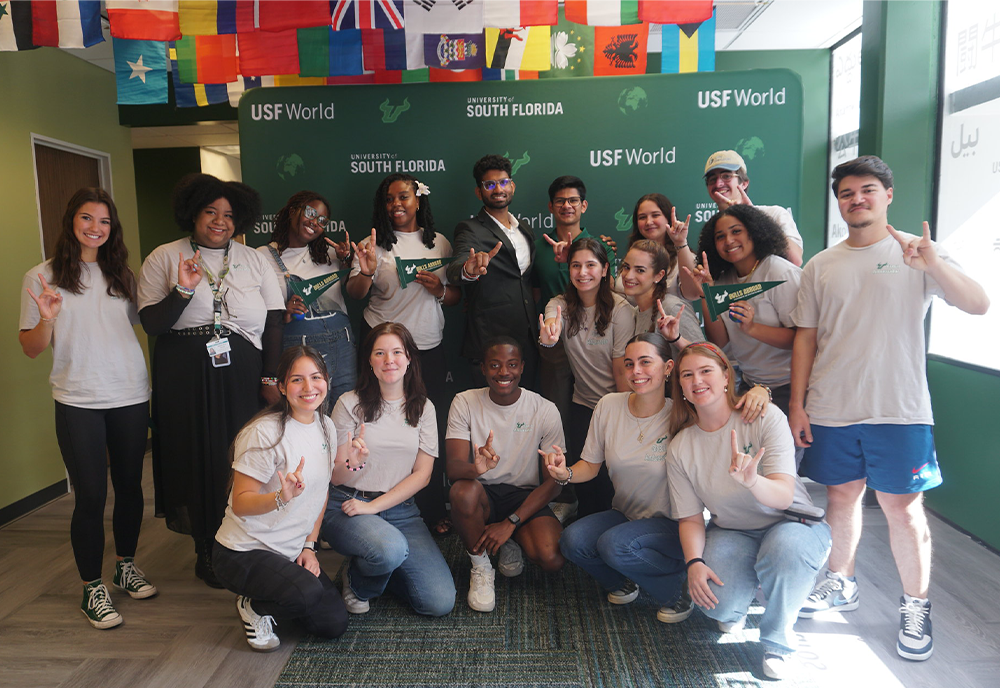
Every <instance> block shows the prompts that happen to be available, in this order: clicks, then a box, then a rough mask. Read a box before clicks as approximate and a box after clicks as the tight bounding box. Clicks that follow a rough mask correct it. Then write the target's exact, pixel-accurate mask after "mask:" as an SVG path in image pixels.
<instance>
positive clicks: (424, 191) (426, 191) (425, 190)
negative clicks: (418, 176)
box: [417, 181, 431, 196]
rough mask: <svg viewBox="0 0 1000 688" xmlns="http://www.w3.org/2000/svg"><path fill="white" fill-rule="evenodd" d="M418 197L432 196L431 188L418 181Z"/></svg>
mask: <svg viewBox="0 0 1000 688" xmlns="http://www.w3.org/2000/svg"><path fill="white" fill-rule="evenodd" d="M417 195H418V196H430V195H431V187H429V186H427V185H426V184H424V183H423V182H420V181H418V182H417Z"/></svg>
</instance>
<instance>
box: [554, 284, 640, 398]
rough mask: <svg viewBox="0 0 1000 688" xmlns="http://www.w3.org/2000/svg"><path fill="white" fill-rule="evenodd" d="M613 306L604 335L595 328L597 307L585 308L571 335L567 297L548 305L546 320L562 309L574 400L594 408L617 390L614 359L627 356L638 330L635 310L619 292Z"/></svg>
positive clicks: (556, 298) (564, 339) (560, 297)
mask: <svg viewBox="0 0 1000 688" xmlns="http://www.w3.org/2000/svg"><path fill="white" fill-rule="evenodd" d="M611 296H612V297H613V298H614V302H615V305H614V308H613V309H612V311H611V322H609V323H608V326H607V329H606V330H604V334H603V335H599V334H598V333H597V330H596V329H595V328H594V316H595V314H596V312H597V306H591V307H590V308H584V309H582V310H583V318H582V322H581V326H580V330H579V331H578V332H577V333H576V334H575V335H573V336H572V337H570V336H569V335H568V329H567V327H568V324H567V320H566V317H565V312H566V297H564V296H561V295H560V296H556V297H555V298H553V299H551V300H550V301H549V302H548V304H546V306H545V319H546V320H548V319H549V318H554V317H556V308H557V307H560V308H562V309H563V319H562V320H563V332H562V337H561V340H562V342H563V343H564V345H565V347H566V354H567V355H568V357H569V367H570V369H571V370H572V371H573V376H574V377H575V378H576V382H575V384H574V385H573V403H574V404H580V405H581V406H586V407H587V408H594V407H595V406H596V405H597V402H598V401H599V400H600V398H601V397H603V396H604V395H605V394H608V393H609V392H614V391H615V390H616V389H617V387H616V386H615V373H614V368H613V366H612V360H613V359H616V358H621V357H622V356H624V355H625V346H626V345H627V344H628V340H630V339H631V338H632V334H633V333H634V332H635V309H634V308H632V306H630V305H628V302H627V301H626V300H625V298H624V297H622V296H621V295H620V294H615V293H612V295H611Z"/></svg>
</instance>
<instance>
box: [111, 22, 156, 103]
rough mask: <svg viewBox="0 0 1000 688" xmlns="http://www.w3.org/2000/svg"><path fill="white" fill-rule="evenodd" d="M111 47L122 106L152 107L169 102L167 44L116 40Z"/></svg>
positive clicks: (119, 100)
mask: <svg viewBox="0 0 1000 688" xmlns="http://www.w3.org/2000/svg"><path fill="white" fill-rule="evenodd" d="M112 48H113V50H114V53H115V81H116V82H117V84H118V104H119V105H152V104H155V103H166V102H168V101H169V97H168V95H167V44H166V43H163V42H161V41H130V40H127V39H123V38H114V39H113V40H112Z"/></svg>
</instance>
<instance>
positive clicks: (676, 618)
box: [656, 585, 694, 623]
mask: <svg viewBox="0 0 1000 688" xmlns="http://www.w3.org/2000/svg"><path fill="white" fill-rule="evenodd" d="M693 612H694V602H692V601H691V595H689V594H688V591H687V585H685V586H684V590H682V591H681V596H680V597H678V598H677V601H676V602H674V603H673V604H670V605H667V606H666V607H660V609H659V611H657V612H656V619H657V620H658V621H662V622H663V623H680V622H681V621H685V620H686V619H687V618H688V617H689V616H691V614H692V613H693Z"/></svg>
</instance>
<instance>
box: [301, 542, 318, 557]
mask: <svg viewBox="0 0 1000 688" xmlns="http://www.w3.org/2000/svg"><path fill="white" fill-rule="evenodd" d="M302 549H303V550H307V549H309V550H312V551H313V553H314V554H315V553H316V543H315V542H313V541H312V540H306V544H304V545H302Z"/></svg>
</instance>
